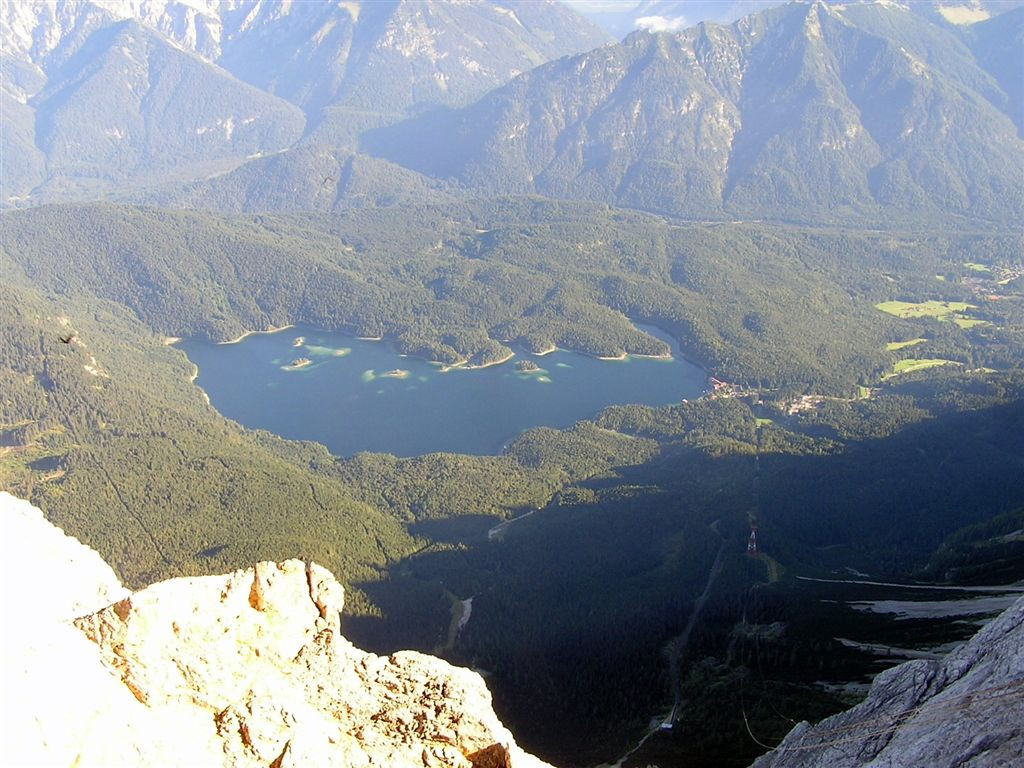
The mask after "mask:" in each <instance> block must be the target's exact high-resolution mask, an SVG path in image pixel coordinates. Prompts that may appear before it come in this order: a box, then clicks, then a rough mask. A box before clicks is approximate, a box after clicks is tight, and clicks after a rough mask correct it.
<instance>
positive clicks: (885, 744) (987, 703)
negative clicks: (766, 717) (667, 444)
mask: <svg viewBox="0 0 1024 768" xmlns="http://www.w3.org/2000/svg"><path fill="white" fill-rule="evenodd" d="M996 766H999V767H1005V768H1012V767H1013V766H1024V598H1022V599H1020V600H1018V601H1017V602H1016V603H1015V604H1014V605H1012V606H1011V607H1010V608H1008V609H1007V610H1005V611H1004V612H1003V613H1002V614H1001V615H1000V616H999V617H998V618H996V619H994V620H993V621H992V622H990V623H989V624H987V625H986V626H985V627H984V628H983V629H982V630H981V631H980V632H978V634H976V635H975V636H974V637H973V638H971V639H970V640H969V641H968V642H967V643H965V644H964V645H962V646H960V647H959V648H957V649H956V650H954V651H952V652H951V653H950V654H949V655H948V656H946V657H945V658H944V659H942V660H939V661H932V660H915V661H909V662H906V663H905V664H900V665H899V666H897V667H893V668H892V669H889V670H886V671H885V672H883V673H882V674H880V675H878V677H876V678H875V681H874V683H873V684H872V686H871V690H870V691H869V693H868V695H867V698H865V699H864V701H862V702H861V703H860V704H858V705H857V706H855V707H853V708H852V709H849V710H847V711H846V712H841V713H840V714H838V715H835V716H833V717H830V718H828V719H827V720H823V721H822V722H820V723H818V724H817V725H815V726H810V725H808V724H807V723H801V724H800V725H798V726H796V727H795V728H794V729H793V730H792V731H790V733H789V735H788V736H786V738H785V739H784V740H783V742H782V743H781V744H780V745H779V746H778V747H777V748H776V749H774V750H773V751H771V752H769V753H768V754H766V755H764V756H763V757H761V758H760V759H759V760H757V762H755V763H754V765H753V767H752V768H968V767H969V768H995V767H996Z"/></svg>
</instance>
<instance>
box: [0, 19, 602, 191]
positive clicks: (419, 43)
mask: <svg viewBox="0 0 1024 768" xmlns="http://www.w3.org/2000/svg"><path fill="white" fill-rule="evenodd" d="M605 40H606V36H605V34H604V33H603V32H601V31H600V30H598V29H597V28H596V27H595V26H593V25H592V24H591V23H590V22H588V21H587V20H586V19H584V18H582V17H581V16H579V15H577V14H576V13H574V12H573V11H571V10H570V9H569V8H568V7H566V6H563V5H561V4H560V3H556V2H554V0H545V2H536V1H535V0H525V1H519V0H509V1H508V2H490V1H485V0H473V1H472V2H464V3H450V2H445V1H443V0H436V1H434V0H432V1H431V2H419V1H418V0H417V1H416V2H410V1H406V0H394V1H390V0H389V2H378V1H376V0H375V1H374V2H359V1H357V0H353V1H352V2H339V3H320V2H296V3H290V2H286V3H277V2H264V1H263V0H228V1H226V2H218V1H215V0H146V1H145V2H143V1H142V0H131V1H130V2H121V0H60V1H59V2H56V3H54V2H47V1H46V0H26V2H12V3H5V4H4V5H3V9H2V12H0V41H2V43H3V56H2V60H0V63H2V71H3V78H2V87H0V98H2V100H3V103H2V109H3V112H4V122H5V131H4V132H3V146H2V149H3V155H4V157H5V164H4V174H3V190H2V203H3V204H11V203H19V202H21V201H22V199H23V198H25V197H26V196H29V195H32V198H33V199H40V198H42V199H54V198H61V199H66V198H68V197H76V198H82V197H96V196H97V195H98V194H101V193H107V194H109V193H111V192H112V191H116V192H117V193H119V194H120V193H122V192H123V191H124V185H125V182H126V181H132V182H134V183H135V184H136V185H139V184H142V185H144V186H146V187H147V188H149V187H152V186H154V185H155V184H158V183H160V182H165V181H168V182H169V181H180V180H195V179H201V178H206V177H208V176H211V175H215V174H218V173H222V172H224V171H225V170H229V169H230V168H232V167H235V166H237V165H238V164H239V163H241V162H242V161H244V160H245V159H246V158H249V157H251V156H254V155H265V154H271V153H275V152H278V151H280V150H282V149H284V148H286V147H288V146H292V145H293V144H294V143H295V142H296V141H297V140H298V139H299V138H300V136H302V135H303V133H304V131H305V134H306V143H307V144H312V145H317V146H321V145H323V144H327V145H328V146H331V147H346V146H351V145H352V142H353V139H354V137H355V136H357V135H358V133H359V132H360V131H362V130H364V129H365V128H367V127H370V126H377V125H382V124H387V123H389V122H393V121H394V120H397V119H401V118H402V117H403V116H405V114H406V110H407V109H413V110H416V109H422V108H426V107H428V106H433V105H438V104H444V105H463V104H466V103H469V102H470V101H472V100H473V99H475V98H478V97H479V96H481V95H483V94H484V93H486V92H487V91H488V90H490V89H492V88H494V87H496V86H498V85H501V84H503V83H505V82H507V81H508V80H509V79H510V78H511V77H513V76H515V75H517V74H519V73H521V72H524V71H526V70H529V69H532V68H533V67H535V66H537V65H538V64H541V63H544V62H546V61H549V60H551V59H554V58H558V57H559V56H564V55H567V54H574V53H579V52H581V51H585V50H590V49H591V48H594V47H596V46H598V45H600V44H602V43H603V42H605Z"/></svg>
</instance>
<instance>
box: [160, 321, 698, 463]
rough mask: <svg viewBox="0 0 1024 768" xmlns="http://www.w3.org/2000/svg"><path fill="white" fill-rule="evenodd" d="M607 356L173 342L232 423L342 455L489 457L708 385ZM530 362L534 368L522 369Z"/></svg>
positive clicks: (346, 341)
mask: <svg viewBox="0 0 1024 768" xmlns="http://www.w3.org/2000/svg"><path fill="white" fill-rule="evenodd" d="M638 327H639V328H641V329H642V330H644V331H645V332H647V333H650V334H652V335H654V336H657V337H659V338H661V339H662V340H664V341H666V342H668V343H670V344H671V346H672V353H673V354H672V357H671V358H646V357H634V356H631V357H626V358H624V359H621V360H619V359H615V360H607V359H600V358H595V357H590V356H588V355H584V354H580V353H576V352H570V351H566V350H561V349H559V350H554V351H552V352H550V353H548V354H545V355H532V354H529V353H528V352H525V351H521V350H517V351H516V353H515V356H514V357H512V358H511V359H509V360H507V361H505V362H502V363H499V364H496V365H490V366H487V367H480V368H468V367H454V368H452V367H445V366H442V365H440V364H438V363H435V362H430V361H427V360H424V359H420V358H416V357H412V356H405V355H400V354H398V352H396V350H395V348H394V346H393V345H392V344H391V343H389V342H388V341H386V340H384V341H382V340H372V339H360V338H355V337H352V336H346V335H343V334H339V333H328V332H324V331H317V330H312V329H308V328H298V327H291V328H287V329H285V330H282V331H277V332H274V333H255V334H251V335H249V336H246V337H244V338H243V339H241V340H240V341H237V342H232V343H228V344H215V343H211V342H206V341H200V340H196V339H186V340H183V341H180V342H179V343H178V347H179V348H180V349H182V350H183V351H184V352H185V354H186V355H188V357H189V359H190V360H191V361H192V362H193V363H195V365H196V366H197V367H198V370H199V373H198V378H197V380H196V383H197V384H198V386H200V387H201V388H202V389H203V390H204V391H205V392H206V393H207V395H208V396H209V398H210V402H211V404H212V405H213V406H214V407H215V408H217V410H219V411H220V412H221V413H222V414H224V415H225V416H227V417H228V418H230V419H234V420H235V421H237V422H239V423H241V424H243V425H245V426H246V427H249V428H253V429H264V430H267V431H269V432H273V433H275V434H277V435H280V436H281V437H285V438H289V439H293V440H314V441H316V442H319V443H323V444H324V445H325V446H327V448H328V449H329V450H330V451H331V452H332V453H334V454H335V455H339V456H347V455H351V454H354V453H357V452H360V451H376V452H383V453H391V454H394V455H396V456H416V455H420V454H425V453H434V452H438V451H448V452H453V453H467V454H482V455H486V454H497V453H500V451H501V449H502V446H503V445H505V444H506V443H508V442H509V441H510V440H512V439H514V438H515V437H516V436H517V435H519V434H520V433H521V432H523V431H524V430H527V429H530V428H533V427H541V426H547V427H567V426H570V425H572V424H573V423H574V422H576V421H579V420H580V419H586V418H589V417H593V416H595V415H596V414H597V413H599V412H600V411H601V410H602V409H603V408H605V407H607V406H609V405H615V404H624V403H638V404H644V405H666V404H669V403H676V402H680V401H681V400H683V399H684V398H694V397H698V396H699V395H700V394H702V393H703V392H704V391H705V389H706V381H707V374H706V373H705V372H704V371H703V370H702V369H701V368H699V367H698V366H696V365H694V364H692V363H690V362H687V361H686V360H684V359H682V357H681V356H680V355H679V354H678V349H677V347H676V345H675V344H674V342H672V341H671V339H670V338H669V337H668V336H667V335H666V334H664V333H663V332H661V331H659V330H658V329H654V328H650V327H648V326H638ZM522 360H528V361H530V362H532V363H534V364H535V365H536V366H537V370H532V371H528V372H526V371H520V370H518V369H517V363H519V362H520V361H522Z"/></svg>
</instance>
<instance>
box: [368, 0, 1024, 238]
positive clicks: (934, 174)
mask: <svg viewBox="0 0 1024 768" xmlns="http://www.w3.org/2000/svg"><path fill="white" fill-rule="evenodd" d="M1022 30H1024V9H1018V10H1015V11H1011V12H1008V13H1006V14H1003V15H1001V16H999V17H996V18H994V19H992V20H990V21H985V22H981V23H979V24H976V25H973V26H971V27H968V28H967V31H964V30H962V29H960V28H957V27H954V26H952V25H948V24H939V23H935V22H933V21H930V20H929V19H927V18H925V17H923V16H921V15H919V14H915V13H911V12H910V11H908V10H907V9H906V8H904V7H901V6H896V5H891V4H886V3H875V4H856V5H849V6H833V5H827V4H824V3H810V4H803V3H794V4H790V5H787V6H783V7H779V8H774V9H771V10H769V11H765V12H763V13H760V14H757V15H754V16H749V17H746V18H744V19H742V20H740V21H739V22H737V23H735V24H733V25H731V26H720V25H716V24H701V25H699V26H698V27H695V28H692V29H688V30H686V31H684V32H680V33H658V34H648V33H643V32H638V33H634V34H633V35H631V36H630V37H628V38H626V39H625V40H624V41H623V42H622V43H621V44H618V45H613V46H605V47H603V48H600V49H597V50H594V51H591V52H588V53H585V54H581V55H579V56H576V57H573V58H570V59H563V60H561V61H557V62H552V63H550V64H547V65H544V66H541V67H538V68H537V69H536V70H534V71H532V72H530V73H528V74H526V75H524V76H521V77H519V78H517V79H515V80H514V81H512V82H511V83H509V84H508V85H506V86H503V87H502V88H499V89H497V90H496V91H493V92H492V93H490V94H488V95H487V96H485V97H484V98H483V99H481V100H480V101H478V102H477V103H475V104H473V105H471V106H469V107H465V108H463V109H461V110H454V111H437V112H435V113H433V114H430V115H425V116H422V117H420V118H417V119H414V120H411V121H408V122H405V123H402V124H399V125H396V126H391V127H389V128H384V129H380V130H378V131H374V132H370V133H369V134H368V135H367V136H366V139H365V141H364V148H366V149H367V150H368V151H370V152H372V153H374V154H379V155H381V156H382V157H385V158H388V159H390V160H392V161H395V162H397V163H400V164H402V165H405V166H407V167H409V168H412V169H414V170H417V171H420V172H422V173H425V174H428V175H431V176H435V177H438V178H443V179H449V180H454V181H458V182H460V183H462V184H464V185H466V186H467V187H469V188H471V189H473V190H474V191H475V192H477V193H478V194H541V195H546V196H551V197H577V198H578V197H584V198H587V199H593V200H603V201H607V202H611V203H615V204H617V205H622V206H628V207H635V208H641V209H646V210H651V211H655V212H660V213H666V214H671V215H675V216H680V217H686V218H711V219H713V218H764V217H771V218H782V219H792V220H804V221H807V220H821V219H823V218H828V219H829V220H833V221H834V220H836V219H837V218H838V219H843V218H845V219H854V220H860V221H871V220H877V219H878V218H879V217H880V213H881V208H882V207H883V206H884V207H885V208H886V209H887V210H886V216H889V217H893V216H895V217H899V216H900V215H901V214H902V215H904V216H905V217H908V218H909V217H919V216H921V215H934V216H942V217H950V216H955V217H964V218H971V219H987V220H1002V221H1010V220H1015V219H1016V218H1019V216H1020V215H1021V214H1022V213H1024V207H1022V206H1024V202H1022V194H1021V192H1022V184H1021V179H1022V178H1024V142H1022V140H1021V130H1022V127H1024V125H1022V123H1021V121H1020V108H1019V100H1016V94H1017V92H1018V90H1019V89H1020V82H1021V69H1020V67H1019V63H1020V49H1021V46H1020V40H1021V35H1022Z"/></svg>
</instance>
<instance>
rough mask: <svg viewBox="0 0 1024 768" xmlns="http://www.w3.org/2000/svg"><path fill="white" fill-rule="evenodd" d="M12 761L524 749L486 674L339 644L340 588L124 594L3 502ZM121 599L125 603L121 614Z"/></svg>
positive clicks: (272, 573)
mask: <svg viewBox="0 0 1024 768" xmlns="http://www.w3.org/2000/svg"><path fill="white" fill-rule="evenodd" d="M0 542H2V544H0V547H2V554H3V558H2V562H3V565H2V567H3V569H4V570H3V576H4V577H5V578H4V583H5V590H4V595H5V600H6V601H7V603H8V605H11V604H13V605H14V606H15V613H13V614H9V615H14V616H18V621H16V622H11V623H10V624H9V625H8V627H7V630H6V633H5V634H6V637H5V640H4V651H3V671H2V682H0V684H2V686H3V690H4V697H3V701H4V705H3V707H4V713H3V716H4V720H5V732H6V733H7V734H8V738H7V739H6V741H7V744H6V745H5V746H6V753H5V760H7V761H10V763H11V764H17V765H79V766H88V765H151V766H157V765H159V766H174V765H179V766H205V765H210V766H213V765H232V766H257V765H259V766H267V765H271V766H274V767H275V768H285V766H300V765H344V766H373V765H379V766H394V767H396V768H398V767H400V766H416V767H417V768H423V766H435V765H436V766H478V767H481V768H482V767H486V768H491V766H495V767H497V768H506V766H514V767H517V768H518V767H519V766H522V767H523V768H529V767H531V766H532V767H537V766H543V765H544V763H542V762H540V761H539V760H537V759H536V758H533V757H531V756H530V755H527V754H526V753H525V752H523V751H522V750H521V749H519V748H518V747H517V746H516V744H515V742H514V740H513V738H512V735H511V734H510V733H509V731H508V730H507V729H506V728H504V726H502V724H501V723H500V722H499V720H498V718H497V717H496V715H495V714H494V711H493V709H492V708H491V698H490V694H489V692H488V691H487V688H486V686H485V685H484V683H483V680H482V679H481V678H480V677H479V675H477V674H475V673H473V672H471V671H469V670H467V669H461V668H458V667H453V666H451V665H449V664H447V663H446V662H444V661H441V660H439V659H435V658H433V657H430V656H426V655H423V654H419V653H414V652H404V653H398V654H395V655H393V656H391V657H387V658H385V657H380V656H374V655H372V654H367V653H364V652H362V651H360V650H358V649H357V648H355V647H353V646H352V644H351V643H349V642H348V641H347V640H346V639H345V638H344V637H343V636H342V635H341V634H340V614H341V609H342V606H343V600H344V595H343V590H342V587H341V585H340V584H339V583H338V582H337V580H336V579H335V578H334V576H333V575H332V574H331V573H330V572H328V571H327V570H325V569H323V568H321V567H319V566H317V565H315V564H307V563H304V562H302V561H298V560H288V561H285V562H282V563H268V562H264V563H258V564H257V565H256V566H254V567H253V568H248V569H245V570H241V571H236V572H234V573H231V574H228V575H226V576H208V577H201V578H182V579H172V580H170V581H165V582H161V583H159V584H155V585H153V586H150V587H148V588H146V589H143V590H140V591H139V592H135V593H131V594H129V593H128V592H127V590H125V589H124V588H123V587H121V585H120V584H119V583H118V581H117V579H116V577H114V574H113V572H112V571H111V570H110V568H109V566H107V565H106V564H105V563H104V562H103V561H102V559H100V558H99V556H98V555H96V553H95V552H93V551H92V550H91V549H89V548H88V547H85V546H84V545H82V544H80V543H79V542H77V541H76V540H74V539H71V538H69V537H66V536H64V535H63V533H61V532H60V530H59V529H57V528H55V527H53V526H52V525H50V524H49V523H47V522H46V521H45V520H44V519H43V517H42V514H41V513H40V512H39V511H38V510H37V509H35V508H34V507H32V506H31V505H29V504H28V503H27V502H23V501H20V500H18V499H15V498H14V497H12V496H10V495H8V494H0ZM112 601H115V602H112Z"/></svg>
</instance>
